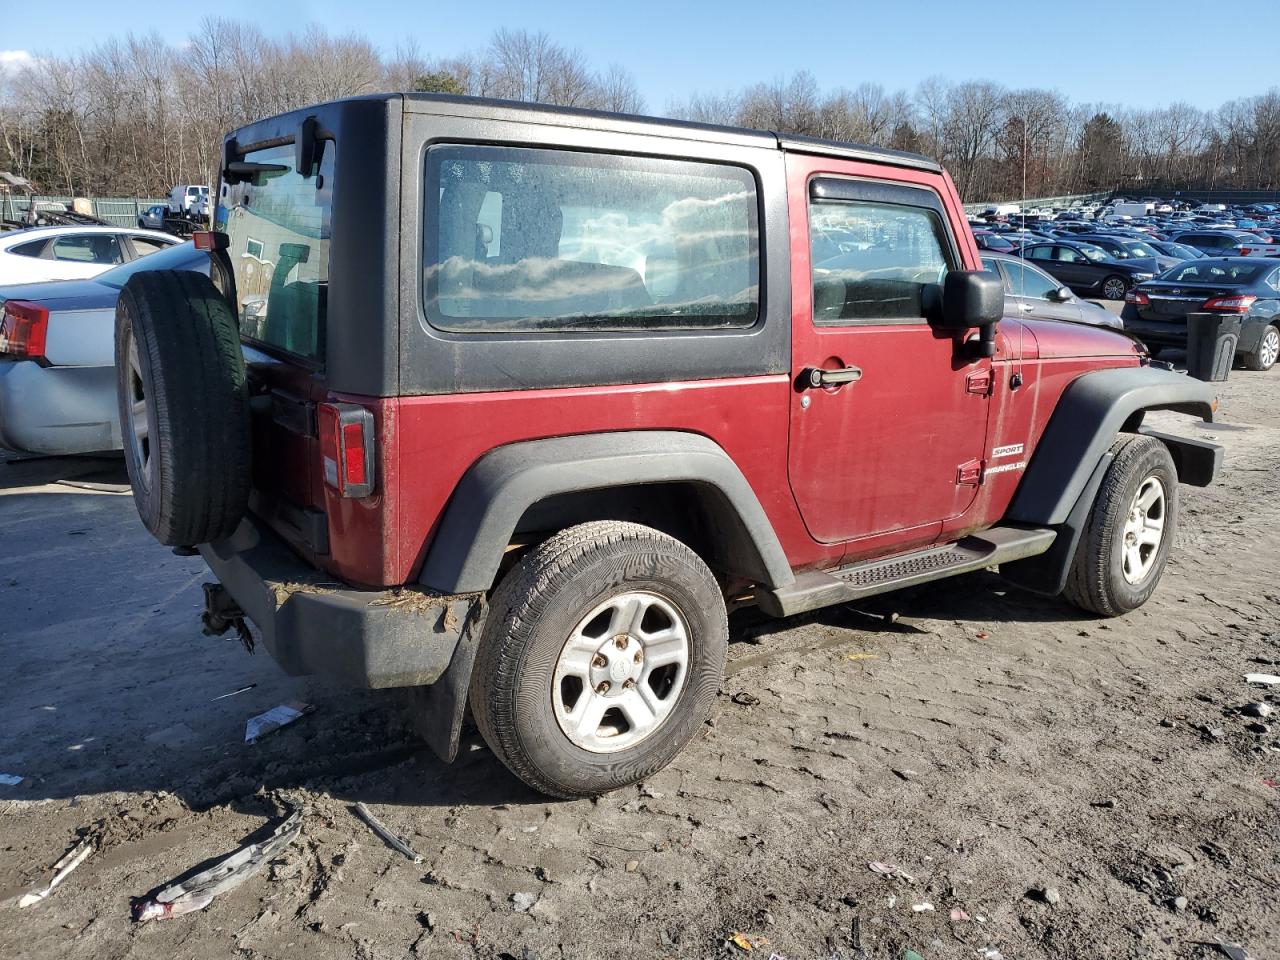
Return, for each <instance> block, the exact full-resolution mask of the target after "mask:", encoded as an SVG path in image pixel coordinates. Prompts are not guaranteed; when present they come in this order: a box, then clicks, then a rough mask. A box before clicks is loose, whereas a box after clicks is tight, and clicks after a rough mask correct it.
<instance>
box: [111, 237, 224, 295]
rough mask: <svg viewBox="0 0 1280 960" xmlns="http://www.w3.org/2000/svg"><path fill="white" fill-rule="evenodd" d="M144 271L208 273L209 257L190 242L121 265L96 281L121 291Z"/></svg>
mask: <svg viewBox="0 0 1280 960" xmlns="http://www.w3.org/2000/svg"><path fill="white" fill-rule="evenodd" d="M143 270H195V271H196V272H197V273H208V272H209V255H208V254H207V253H205V252H204V251H203V250H197V249H196V248H195V244H193V243H192V242H191V241H190V240H188V241H187V242H186V243H179V244H175V245H174V246H172V247H167V248H165V249H164V250H159V251H157V252H155V253H149V254H147V255H146V256H145V257H139V258H138V259H137V260H134V261H132V262H130V263H125V264H121V265H120V266H118V267H116V268H115V269H114V270H108V271H107V272H106V273H103V274H99V275H98V276H97V277H96V278H95V279H96V280H97V281H98V282H99V283H105V284H106V285H107V286H108V287H115V288H116V289H117V290H119V289H120V288H121V287H123V286H124V285H125V283H126V282H128V280H129V278H130V277H132V276H133V275H134V274H135V273H141V272H142V271H143Z"/></svg>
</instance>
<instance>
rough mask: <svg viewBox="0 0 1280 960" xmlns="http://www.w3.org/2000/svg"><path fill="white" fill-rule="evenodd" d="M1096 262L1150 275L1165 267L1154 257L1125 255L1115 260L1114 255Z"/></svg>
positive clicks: (1158, 272)
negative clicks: (1121, 258) (1123, 257)
mask: <svg viewBox="0 0 1280 960" xmlns="http://www.w3.org/2000/svg"><path fill="white" fill-rule="evenodd" d="M1097 262H1098V263H1105V264H1107V265H1108V266H1116V267H1120V268H1121V269H1122V270H1127V271H1128V272H1129V273H1149V274H1151V275H1152V276H1157V275H1159V274H1161V273H1164V271H1165V268H1164V267H1162V266H1160V264H1159V262H1158V261H1157V260H1156V258H1155V257H1126V258H1125V259H1123V260H1117V259H1116V258H1115V257H1108V258H1107V259H1106V260H1099V261H1097ZM1175 262H1181V261H1175Z"/></svg>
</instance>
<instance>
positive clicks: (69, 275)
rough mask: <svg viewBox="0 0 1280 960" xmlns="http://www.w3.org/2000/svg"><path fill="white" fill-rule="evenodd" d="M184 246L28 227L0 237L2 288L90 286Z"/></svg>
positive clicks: (153, 238) (140, 234)
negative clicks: (52, 283)
mask: <svg viewBox="0 0 1280 960" xmlns="http://www.w3.org/2000/svg"><path fill="white" fill-rule="evenodd" d="M180 242H181V241H180V240H179V239H178V238H177V237H174V236H171V235H169V234H167V233H161V232H160V231H158V230H134V229H131V228H128V227H92V226H83V227H79V226H76V227H28V228H27V229H25V230H13V231H10V232H7V233H0V284H10V283H35V282H38V281H41V280H87V279H89V278H90V277H96V276H97V275H98V274H100V273H104V272H105V271H107V270H110V269H111V268H112V267H118V266H120V265H121V264H125V263H129V262H131V261H133V260H137V259H138V258H139V257H145V256H146V255H147V254H149V253H155V252H156V251H157V250H164V249H166V248H168V247H171V246H173V245H174V244H175V243H180Z"/></svg>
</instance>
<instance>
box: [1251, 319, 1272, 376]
mask: <svg viewBox="0 0 1280 960" xmlns="http://www.w3.org/2000/svg"><path fill="white" fill-rule="evenodd" d="M1277 348H1280V327H1276V325H1275V324H1270V325H1268V326H1267V327H1266V329H1264V330H1263V331H1262V336H1261V337H1259V338H1258V345H1257V346H1256V347H1255V348H1254V349H1253V350H1251V351H1250V352H1249V353H1246V354H1245V355H1244V357H1243V360H1244V368H1245V369H1246V370H1253V371H1255V372H1257V373H1262V372H1264V371H1267V370H1270V369H1271V368H1272V367H1274V366H1275V365H1276V359H1277V353H1276V351H1277Z"/></svg>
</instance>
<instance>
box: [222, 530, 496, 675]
mask: <svg viewBox="0 0 1280 960" xmlns="http://www.w3.org/2000/svg"><path fill="white" fill-rule="evenodd" d="M200 555H201V556H202V557H204V560H205V563H207V564H208V565H209V569H210V570H212V571H213V573H214V575H215V576H216V577H217V578H218V579H219V580H220V581H221V582H222V585H223V586H224V587H226V589H227V592H228V593H230V594H231V596H232V598H233V599H234V600H235V601H236V603H237V604H238V605H239V606H240V608H241V609H242V610H243V611H244V612H245V614H246V615H247V616H248V617H249V619H250V620H252V621H253V623H254V624H255V625H256V626H257V628H258V630H259V631H260V632H261V635H262V636H261V639H262V643H263V646H265V647H266V648H267V650H268V651H269V652H270V653H271V655H272V657H274V658H275V660H276V662H277V663H279V664H280V666H281V667H282V668H283V669H284V670H285V672H287V673H290V674H294V675H304V674H323V675H325V676H329V677H333V678H335V679H337V680H340V681H342V682H344V683H346V684H348V685H350V686H356V687H370V688H384V687H412V686H422V685H425V684H431V683H435V682H436V681H437V680H438V679H440V677H441V675H442V674H443V673H444V672H445V670H446V669H447V668H448V667H449V663H450V661H451V659H452V658H453V654H454V650H455V649H456V648H457V646H458V642H459V640H460V638H461V637H462V636H463V633H464V631H465V630H467V629H468V627H470V629H472V630H474V629H475V627H476V626H477V624H475V623H470V624H469V621H472V620H475V619H476V618H477V617H478V616H480V615H481V614H482V611H483V603H482V602H480V598H479V597H478V596H476V595H469V594H463V595H433V594H429V593H425V592H423V591H420V590H408V589H406V590H403V591H391V590H357V589H353V588H350V587H347V586H346V585H345V584H338V583H335V582H333V581H332V580H329V579H326V577H325V575H324V574H323V573H321V572H320V571H318V570H316V569H315V568H314V567H312V566H310V565H309V564H307V563H305V562H304V561H302V560H300V559H298V557H297V556H296V555H295V554H294V553H293V552H292V551H291V550H290V549H289V548H288V547H287V546H285V544H284V542H283V541H282V540H280V539H279V538H278V537H277V536H276V535H275V534H274V533H272V532H270V531H269V530H268V529H267V528H266V527H265V526H264V525H262V524H261V523H259V522H258V521H257V520H255V519H254V518H252V517H251V516H250V517H246V518H245V519H244V520H242V521H241V522H240V526H239V528H238V529H237V530H236V532H235V533H234V534H233V535H232V536H231V537H230V538H228V539H226V540H220V541H218V542H217V543H206V544H201V545H200Z"/></svg>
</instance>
